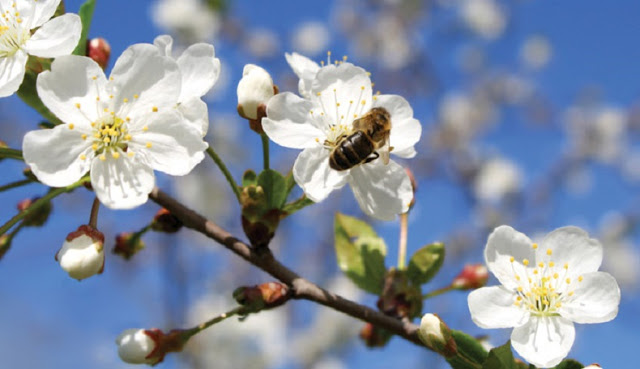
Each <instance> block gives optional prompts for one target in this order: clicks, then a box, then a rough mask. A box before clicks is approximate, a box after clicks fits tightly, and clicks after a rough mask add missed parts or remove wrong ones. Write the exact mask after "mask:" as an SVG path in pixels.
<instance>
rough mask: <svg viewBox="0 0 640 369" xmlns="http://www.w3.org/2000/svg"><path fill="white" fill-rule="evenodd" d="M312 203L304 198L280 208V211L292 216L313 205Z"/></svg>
mask: <svg viewBox="0 0 640 369" xmlns="http://www.w3.org/2000/svg"><path fill="white" fill-rule="evenodd" d="M313 204H314V202H313V201H311V200H309V198H308V197H306V196H304V197H302V198H300V199H298V200H296V201H294V202H291V203H288V204H286V205H285V206H283V207H282V211H284V212H285V213H286V214H287V215H290V214H293V213H295V212H296V211H298V210H301V209H303V208H305V207H307V206H309V205H313Z"/></svg>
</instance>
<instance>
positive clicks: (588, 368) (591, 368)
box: [583, 364, 602, 369]
mask: <svg viewBox="0 0 640 369" xmlns="http://www.w3.org/2000/svg"><path fill="white" fill-rule="evenodd" d="M583 369H602V367H601V366H600V364H591V365H589V366H585V367H584V368H583Z"/></svg>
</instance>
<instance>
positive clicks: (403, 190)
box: [349, 160, 413, 220]
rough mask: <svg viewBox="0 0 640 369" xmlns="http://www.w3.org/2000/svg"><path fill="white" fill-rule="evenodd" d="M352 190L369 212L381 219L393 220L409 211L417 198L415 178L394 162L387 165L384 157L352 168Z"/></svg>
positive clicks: (350, 181) (364, 208)
mask: <svg viewBox="0 0 640 369" xmlns="http://www.w3.org/2000/svg"><path fill="white" fill-rule="evenodd" d="M349 174H350V176H349V184H350V185H351V190H353V194H354V196H355V197H356V200H358V204H360V208H361V209H362V211H364V212H365V213H366V214H367V215H369V216H372V217H374V218H377V219H381V220H393V219H394V218H395V217H396V215H398V214H402V213H404V212H407V211H408V210H409V204H410V203H411V200H413V188H412V187H411V179H410V178H409V175H408V174H407V172H406V171H405V170H404V168H403V167H402V166H400V165H399V164H398V163H396V162H394V161H389V164H387V165H385V164H384V163H382V161H381V160H375V161H373V162H371V163H368V164H363V165H359V166H357V167H355V168H353V169H351V170H350V171H349Z"/></svg>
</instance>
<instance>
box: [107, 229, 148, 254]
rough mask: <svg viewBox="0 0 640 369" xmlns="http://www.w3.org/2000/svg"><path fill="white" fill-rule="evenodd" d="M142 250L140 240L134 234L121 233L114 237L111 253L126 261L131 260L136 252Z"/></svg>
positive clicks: (142, 243) (142, 245) (142, 244)
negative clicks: (114, 242) (114, 241)
mask: <svg viewBox="0 0 640 369" xmlns="http://www.w3.org/2000/svg"><path fill="white" fill-rule="evenodd" d="M142 249H144V242H143V241H142V238H140V236H139V235H138V234H136V233H132V232H122V233H120V234H119V235H117V236H116V244H115V246H114V247H113V251H112V252H113V253H114V254H116V255H120V256H122V257H123V258H125V259H126V260H129V259H131V257H132V256H133V255H135V254H136V253H137V252H138V251H140V250H142Z"/></svg>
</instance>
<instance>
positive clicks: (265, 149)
mask: <svg viewBox="0 0 640 369" xmlns="http://www.w3.org/2000/svg"><path fill="white" fill-rule="evenodd" d="M260 138H261V139H262V161H263V163H264V169H265V170H266V169H269V137H267V135H266V134H264V133H263V134H261V135H260Z"/></svg>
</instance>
